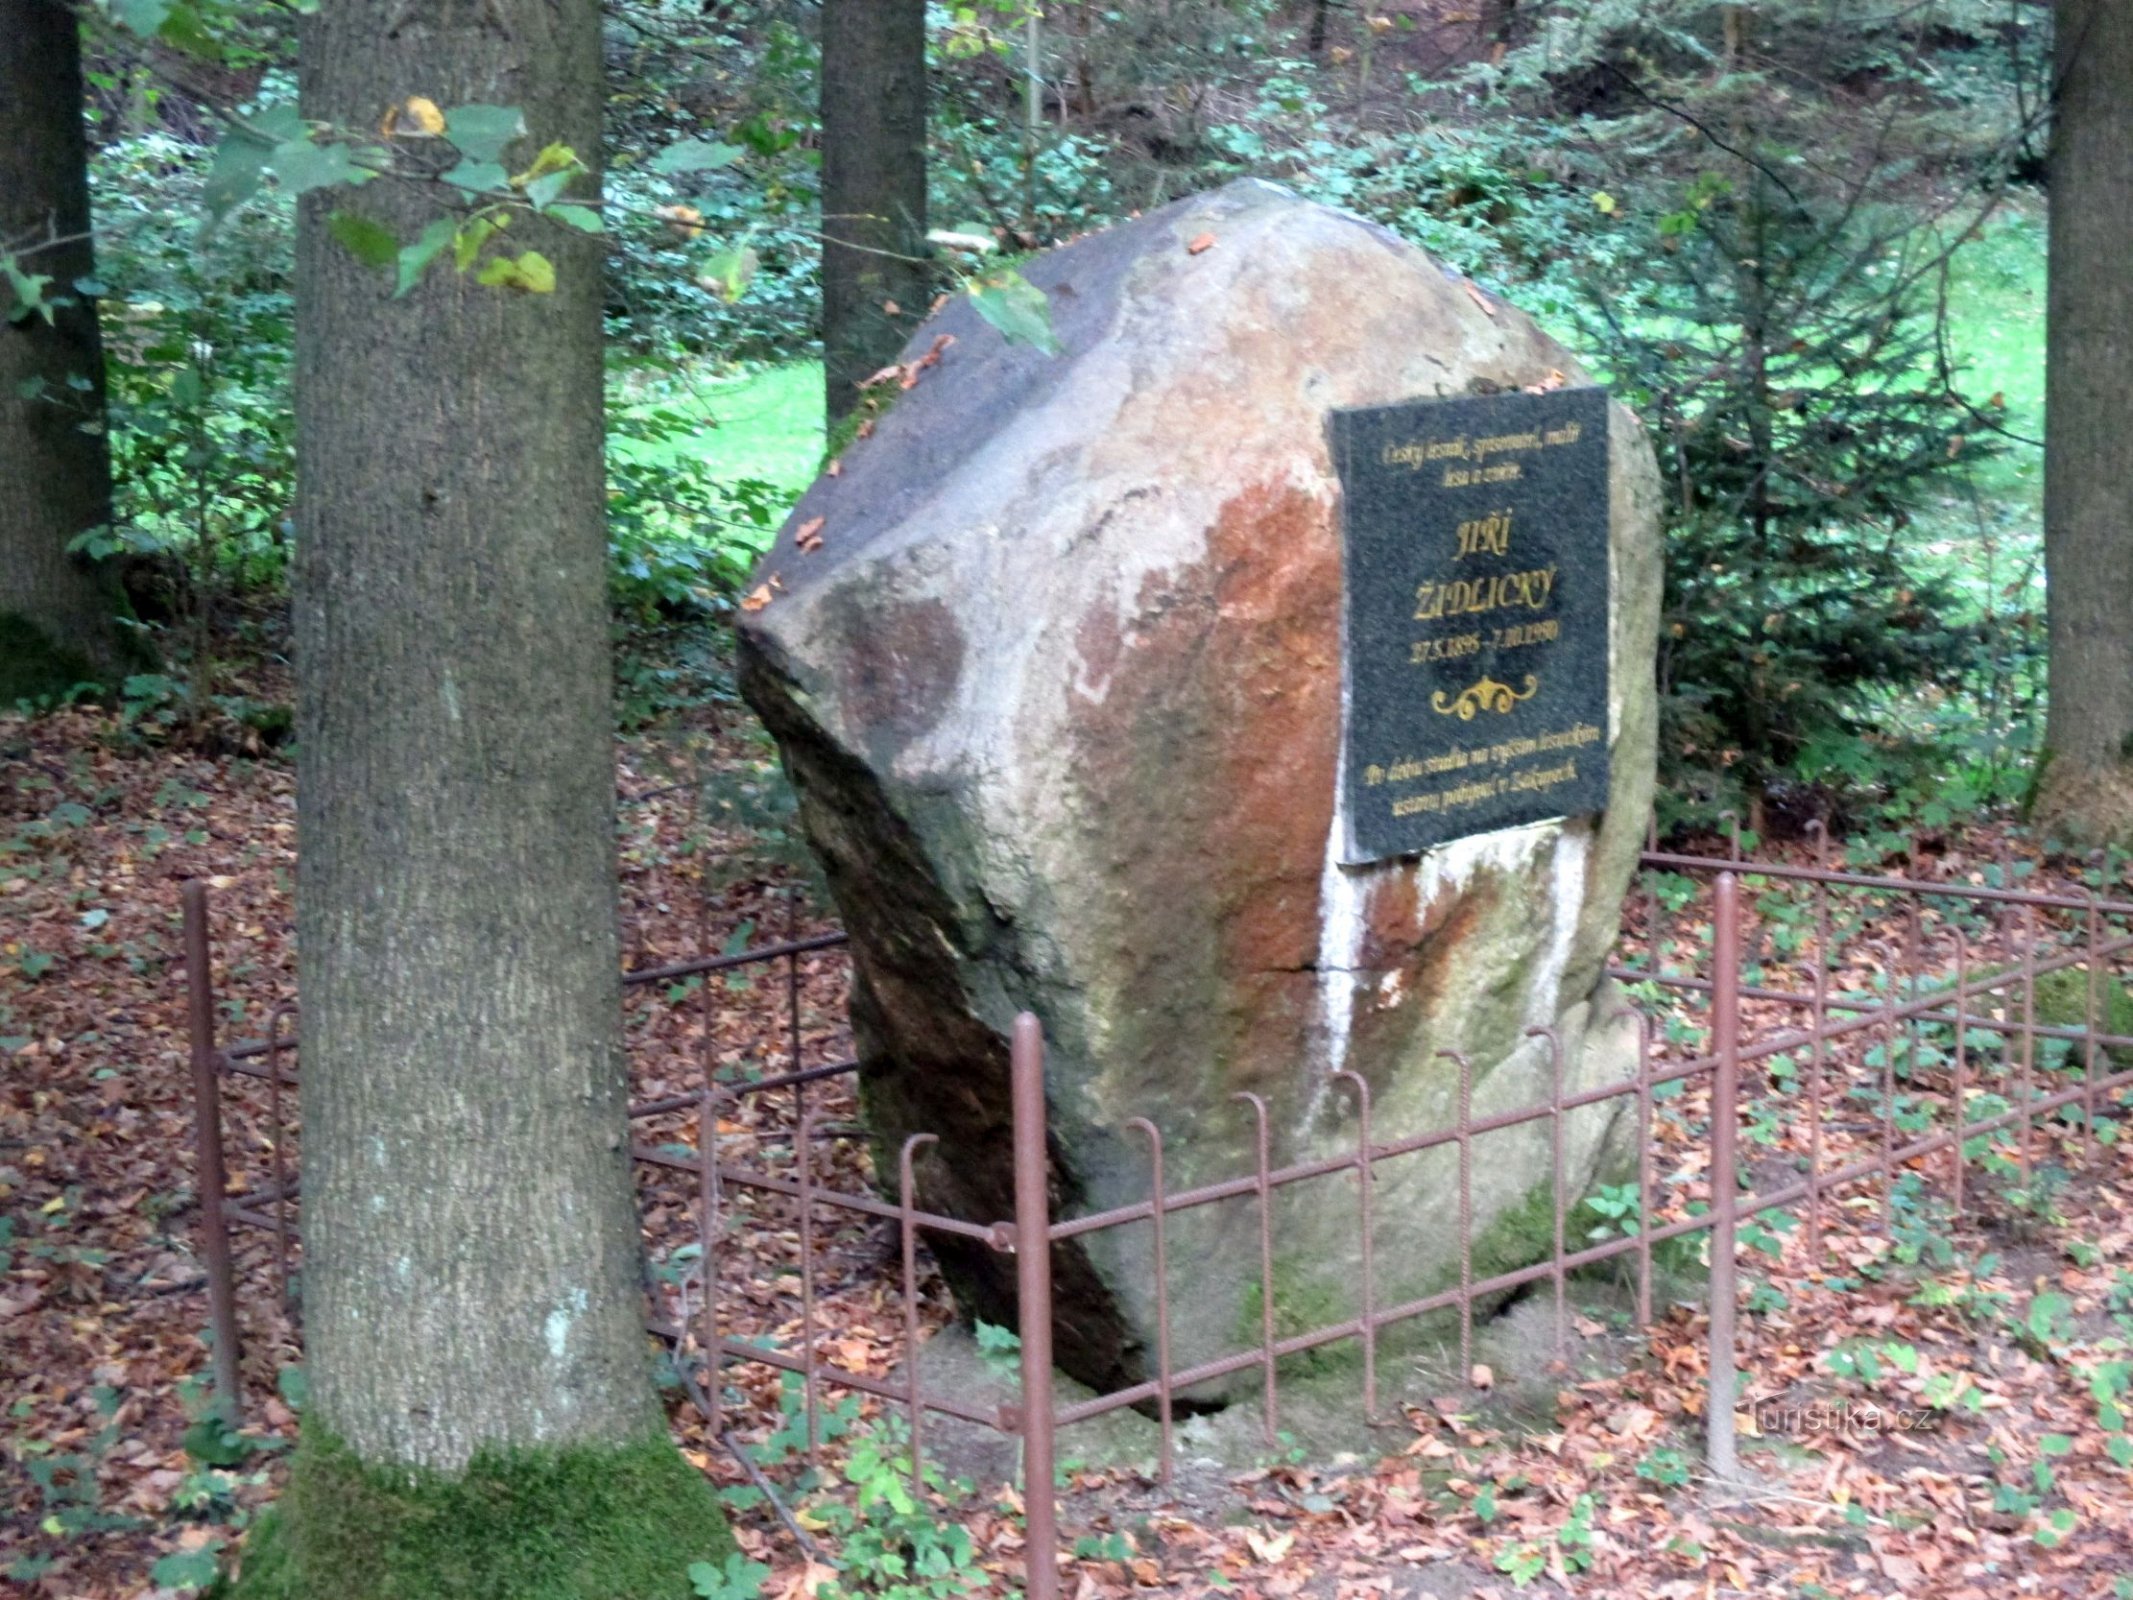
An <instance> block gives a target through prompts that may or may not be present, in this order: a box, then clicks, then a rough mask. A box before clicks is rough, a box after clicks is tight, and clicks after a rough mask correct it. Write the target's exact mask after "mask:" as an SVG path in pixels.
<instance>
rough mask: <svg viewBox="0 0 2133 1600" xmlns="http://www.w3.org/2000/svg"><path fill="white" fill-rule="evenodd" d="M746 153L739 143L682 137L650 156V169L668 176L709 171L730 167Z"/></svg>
mask: <svg viewBox="0 0 2133 1600" xmlns="http://www.w3.org/2000/svg"><path fill="white" fill-rule="evenodd" d="M746 154H747V152H746V151H745V150H743V149H741V147H740V146H739V145H732V144H720V143H718V142H717V141H716V140H712V139H682V140H680V141H678V142H677V143H674V144H670V145H668V146H667V147H666V148H665V149H664V150H662V151H660V152H659V154H658V155H656V156H654V157H652V170H653V171H654V172H664V173H666V174H668V175H669V176H671V175H673V174H675V173H681V172H710V171H712V170H714V169H715V168H718V167H730V166H732V165H733V163H734V162H736V161H738V160H740V158H741V157H742V156H744V155H746Z"/></svg>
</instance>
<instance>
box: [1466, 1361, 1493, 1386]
mask: <svg viewBox="0 0 2133 1600" xmlns="http://www.w3.org/2000/svg"><path fill="white" fill-rule="evenodd" d="M1467 1381H1468V1382H1470V1383H1472V1384H1473V1386H1474V1387H1475V1388H1477V1389H1493V1388H1495V1387H1496V1372H1495V1369H1494V1368H1492V1367H1489V1366H1487V1365H1486V1364H1484V1363H1482V1362H1479V1361H1477V1362H1475V1363H1474V1370H1473V1371H1472V1372H1470V1373H1468V1374H1467Z"/></svg>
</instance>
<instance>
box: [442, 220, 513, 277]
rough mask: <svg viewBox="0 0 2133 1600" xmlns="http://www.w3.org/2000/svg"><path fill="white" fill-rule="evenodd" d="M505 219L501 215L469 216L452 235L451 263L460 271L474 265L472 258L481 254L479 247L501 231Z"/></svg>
mask: <svg viewBox="0 0 2133 1600" xmlns="http://www.w3.org/2000/svg"><path fill="white" fill-rule="evenodd" d="M505 220H506V219H504V218H502V217H488V216H480V217H470V218H468V219H467V223H466V225H465V226H464V227H462V228H461V229H460V230H459V231H458V233H456V234H455V235H453V237H452V265H453V266H455V267H457V268H458V269H459V270H460V271H461V272H464V271H466V270H467V268H469V267H471V266H472V265H474V258H475V257H476V256H478V255H480V254H481V247H482V246H483V245H485V244H487V243H488V242H489V240H490V239H491V238H492V237H493V236H494V235H496V234H497V233H499V232H501V231H502V229H503V227H504V225H505Z"/></svg>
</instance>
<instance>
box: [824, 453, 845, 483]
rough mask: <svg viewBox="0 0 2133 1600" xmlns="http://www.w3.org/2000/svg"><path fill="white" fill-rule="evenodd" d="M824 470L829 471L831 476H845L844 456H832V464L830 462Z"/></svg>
mask: <svg viewBox="0 0 2133 1600" xmlns="http://www.w3.org/2000/svg"><path fill="white" fill-rule="evenodd" d="M822 470H823V471H825V472H827V473H828V474H829V475H830V476H831V477H833V478H841V477H843V476H844V457H842V456H834V457H832V458H831V460H830V464H829V465H828V466H827V467H825V468H823V469H822Z"/></svg>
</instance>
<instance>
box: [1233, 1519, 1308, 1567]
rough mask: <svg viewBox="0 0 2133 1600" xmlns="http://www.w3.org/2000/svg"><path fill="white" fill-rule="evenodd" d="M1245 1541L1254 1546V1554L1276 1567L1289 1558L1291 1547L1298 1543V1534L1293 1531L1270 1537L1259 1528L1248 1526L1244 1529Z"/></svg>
mask: <svg viewBox="0 0 2133 1600" xmlns="http://www.w3.org/2000/svg"><path fill="white" fill-rule="evenodd" d="M1244 1542H1245V1543H1246V1544H1248V1545H1250V1546H1251V1547H1252V1554H1253V1555H1255V1556H1257V1557H1258V1558H1259V1559H1260V1560H1261V1561H1263V1562H1265V1563H1266V1564H1267V1565H1268V1566H1270V1567H1276V1566H1279V1565H1280V1564H1281V1563H1282V1562H1283V1561H1286V1560H1287V1559H1288V1555H1289V1547H1290V1546H1291V1545H1293V1544H1295V1543H1296V1535H1295V1534H1294V1533H1293V1532H1291V1533H1282V1534H1276V1535H1275V1536H1273V1537H1272V1538H1269V1537H1267V1535H1265V1534H1263V1533H1261V1532H1260V1531H1259V1530H1258V1529H1257V1528H1247V1529H1245V1530H1244Z"/></svg>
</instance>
